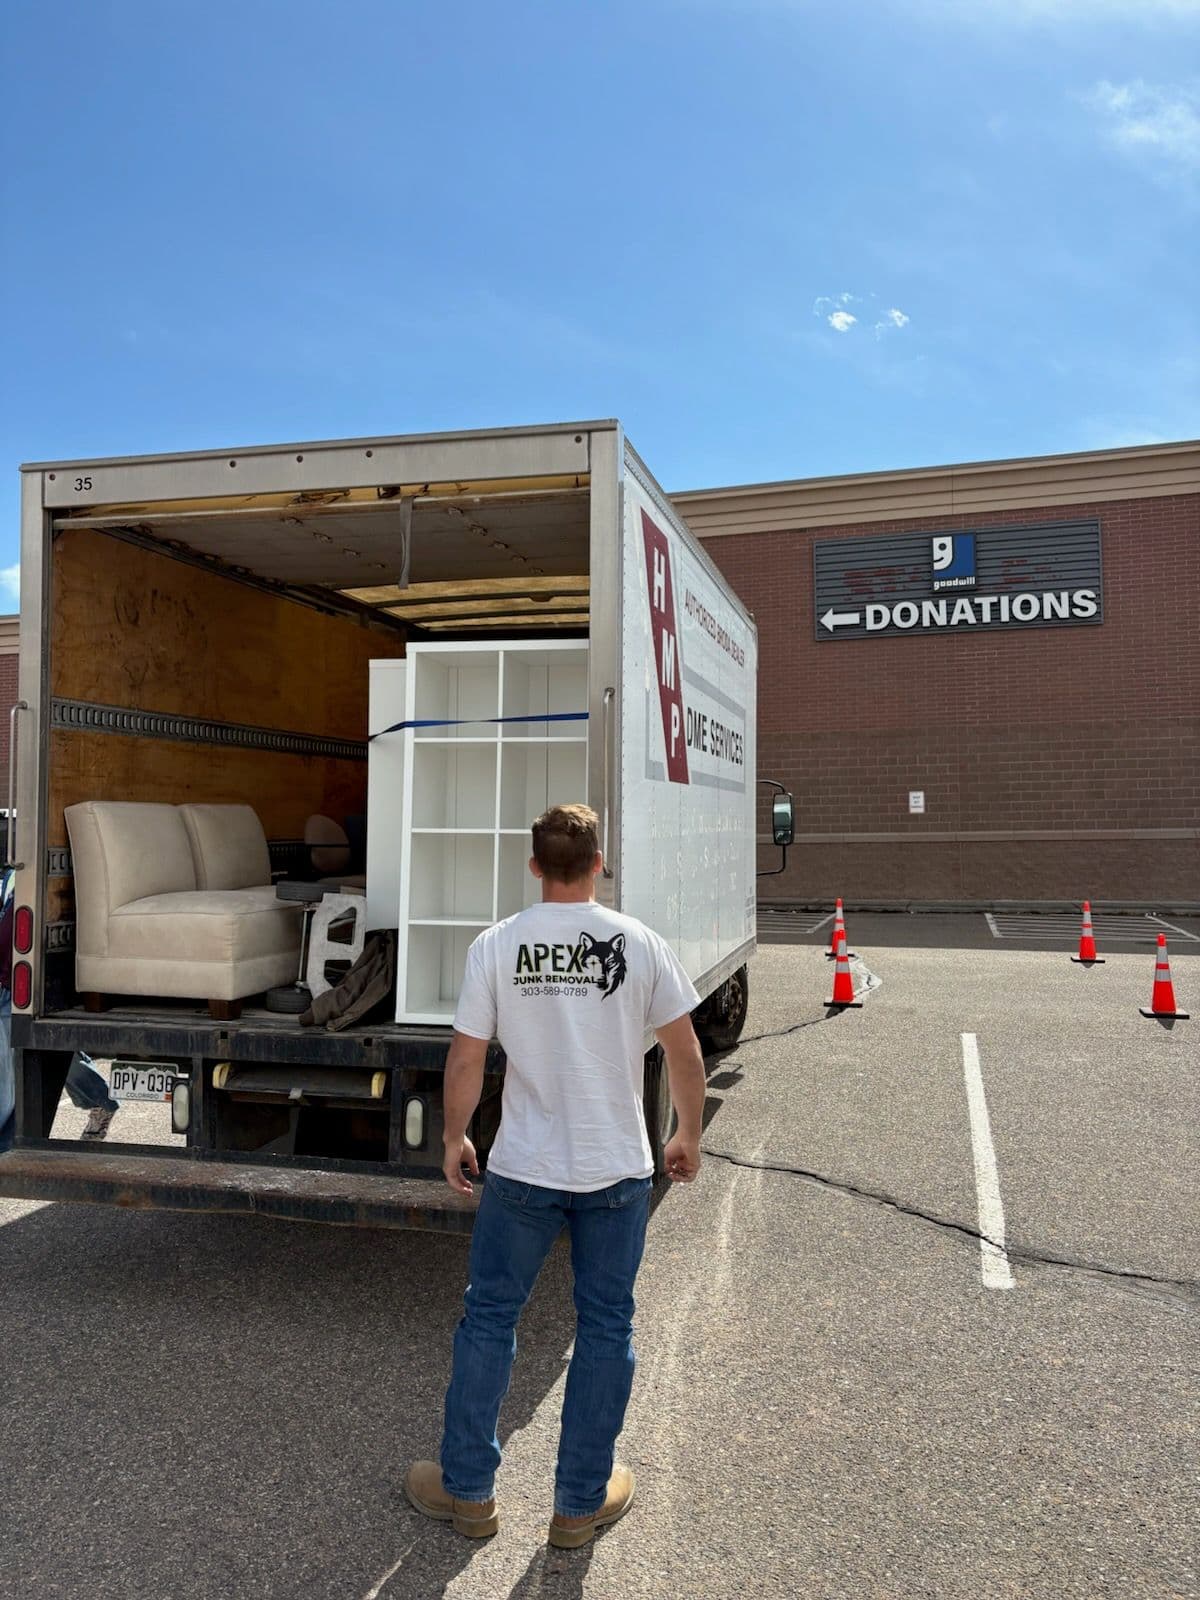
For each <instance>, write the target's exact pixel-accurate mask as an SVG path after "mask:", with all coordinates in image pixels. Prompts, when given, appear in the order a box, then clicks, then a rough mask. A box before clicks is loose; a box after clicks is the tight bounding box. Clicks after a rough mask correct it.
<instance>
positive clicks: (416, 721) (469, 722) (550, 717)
mask: <svg viewBox="0 0 1200 1600" xmlns="http://www.w3.org/2000/svg"><path fill="white" fill-rule="evenodd" d="M587 719H588V713H587V712H586V711H551V712H542V713H541V714H540V715H535V716H524V717H414V718H413V720H412V721H411V722H393V723H392V725H391V727H390V728H381V729H380V730H379V732H378V733H373V734H371V738H372V739H382V738H383V737H384V735H385V734H389V733H403V732H404V730H405V728H469V727H473V726H479V727H483V726H485V725H488V724H492V723H497V722H586V721H587Z"/></svg>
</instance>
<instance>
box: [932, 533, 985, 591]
mask: <svg viewBox="0 0 1200 1600" xmlns="http://www.w3.org/2000/svg"><path fill="white" fill-rule="evenodd" d="M933 587H934V588H935V589H973V588H974V587H975V535H974V534H973V533H939V534H937V535H936V537H935V538H934V540H933Z"/></svg>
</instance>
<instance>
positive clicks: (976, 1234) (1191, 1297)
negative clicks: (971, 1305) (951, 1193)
mask: <svg viewBox="0 0 1200 1600" xmlns="http://www.w3.org/2000/svg"><path fill="white" fill-rule="evenodd" d="M820 1020H824V1019H823V1018H822V1019H820ZM800 1026H805V1027H806V1026H809V1024H806V1023H804V1024H800ZM700 1150H701V1154H702V1155H706V1156H712V1157H713V1159H714V1160H716V1161H727V1162H728V1163H729V1164H730V1166H734V1167H749V1168H751V1169H752V1170H754V1171H758V1172H779V1173H784V1174H786V1175H788V1176H790V1177H794V1178H800V1179H802V1180H803V1181H804V1182H805V1183H811V1184H813V1185H814V1186H815V1187H817V1188H819V1189H828V1190H832V1191H833V1192H834V1193H835V1194H844V1195H848V1196H849V1197H850V1198H851V1199H852V1200H864V1201H866V1202H867V1203H868V1204H870V1205H876V1206H881V1207H883V1208H884V1209H885V1210H888V1211H895V1212H897V1213H899V1215H900V1216H903V1217H912V1218H913V1219H914V1220H916V1221H917V1222H925V1223H928V1224H930V1225H931V1226H932V1227H935V1228H941V1229H942V1230H943V1231H945V1232H947V1233H955V1234H958V1235H960V1236H961V1237H962V1238H964V1239H969V1240H970V1241H971V1243H972V1244H975V1245H978V1244H980V1243H983V1244H988V1245H991V1246H992V1247H993V1249H997V1250H1003V1251H1004V1252H1005V1253H1006V1254H1007V1256H1008V1258H1009V1260H1010V1261H1019V1262H1022V1263H1023V1264H1024V1265H1026V1266H1034V1267H1060V1268H1062V1269H1064V1270H1065V1271H1069V1272H1081V1273H1086V1274H1089V1275H1090V1276H1092V1277H1098V1278H1103V1279H1106V1280H1110V1281H1114V1282H1117V1283H1120V1284H1123V1285H1124V1286H1125V1287H1128V1288H1131V1289H1141V1290H1143V1291H1145V1292H1146V1293H1148V1294H1151V1295H1156V1296H1157V1295H1158V1294H1159V1292H1160V1291H1162V1290H1166V1291H1167V1292H1168V1294H1170V1295H1172V1296H1173V1297H1174V1298H1175V1299H1177V1300H1179V1301H1181V1302H1182V1303H1183V1304H1184V1305H1185V1306H1189V1307H1193V1306H1194V1307H1197V1308H1200V1281H1197V1280H1196V1279H1194V1278H1164V1277H1158V1276H1156V1275H1155V1274H1154V1273H1151V1272H1132V1271H1130V1270H1128V1269H1127V1268H1125V1267H1109V1266H1105V1265H1104V1263H1103V1262H1098V1261H1083V1260H1079V1259H1077V1258H1075V1257H1072V1256H1055V1255H1050V1254H1049V1253H1048V1252H1047V1251H1043V1250H1033V1249H1030V1248H1029V1247H1028V1246H1025V1245H1017V1244H1012V1243H1003V1244H1001V1243H1000V1242H999V1241H997V1240H995V1239H990V1238H989V1237H988V1236H987V1234H985V1233H983V1232H981V1231H980V1229H978V1228H973V1227H972V1226H971V1225H970V1223H968V1222H955V1221H954V1219H953V1218H951V1217H940V1216H938V1214H937V1213H936V1212H935V1211H924V1210H922V1209H921V1207H920V1206H914V1205H909V1204H908V1203H907V1202H906V1201H904V1200H898V1199H897V1198H896V1196H895V1195H891V1194H888V1193H886V1192H885V1191H884V1190H882V1189H867V1188H864V1187H863V1186H862V1185H860V1184H856V1183H849V1182H847V1181H846V1180H844V1179H839V1178H830V1177H827V1176H826V1175H825V1174H824V1173H820V1172H813V1171H811V1170H810V1169H809V1168H807V1167H795V1166H789V1165H787V1164H785V1163H782V1162H772V1161H758V1160H752V1159H750V1158H749V1157H747V1156H740V1155H738V1154H736V1153H735V1152H734V1151H731V1150H714V1149H713V1148H712V1147H711V1146H709V1145H701V1146H700Z"/></svg>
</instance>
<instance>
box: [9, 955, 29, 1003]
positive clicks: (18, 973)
mask: <svg viewBox="0 0 1200 1600" xmlns="http://www.w3.org/2000/svg"><path fill="white" fill-rule="evenodd" d="M12 983H13V986H12V1003H13V1009H14V1010H15V1011H23V1010H24V1009H25V1007H26V1006H27V1005H28V1004H29V1002H30V1001H31V1000H32V999H33V968H32V967H31V966H30V965H29V963H28V961H18V962H17V963H16V964H15V966H14V967H13V975H12Z"/></svg>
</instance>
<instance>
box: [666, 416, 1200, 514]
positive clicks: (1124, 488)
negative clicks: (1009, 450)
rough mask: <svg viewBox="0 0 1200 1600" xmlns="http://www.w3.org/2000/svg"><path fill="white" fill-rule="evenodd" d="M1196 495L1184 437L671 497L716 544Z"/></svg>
mask: <svg viewBox="0 0 1200 1600" xmlns="http://www.w3.org/2000/svg"><path fill="white" fill-rule="evenodd" d="M1195 493H1200V440H1196V439H1182V440H1175V441H1170V442H1166V443H1162V444H1148V445H1125V446H1121V447H1118V448H1115V449H1109V450H1085V451H1075V452H1071V453H1070V454H1063V455H1047V456H1015V457H1012V458H1009V459H1001V460H996V461H970V462H963V463H958V464H951V465H946V466H939V467H902V468H898V469H895V470H892V471H886V472H854V473H846V474H841V475H838V476H832V477H820V478H791V479H781V480H778V481H775V482H769V483H748V484H741V485H737V484H731V485H726V486H723V487H720V488H713V489H685V490H681V491H679V492H677V493H675V494H673V495H672V496H671V499H672V500H673V502H674V503H675V504H676V505H677V506H678V507H679V510H680V511H681V512H682V513H683V515H684V517H685V518H686V519H687V521H688V522H689V523H690V525H691V526H692V528H693V529H694V531H695V532H696V533H697V534H699V535H700V536H701V537H702V538H715V537H720V536H722V535H729V534H735V533H752V532H760V533H767V532H774V531H778V530H781V529H785V528H796V527H819V526H825V525H830V524H837V523H850V522H872V521H875V522H881V521H900V520H906V519H910V518H915V519H920V518H921V517H930V516H945V515H960V514H969V513H971V512H973V511H980V512H983V511H1019V510H1024V509H1026V508H1030V507H1036V506H1041V505H1044V506H1051V505H1072V504H1082V503H1085V502H1094V501H1101V500H1128V499H1139V498H1145V497H1148V496H1153V495H1164V494H1195Z"/></svg>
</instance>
